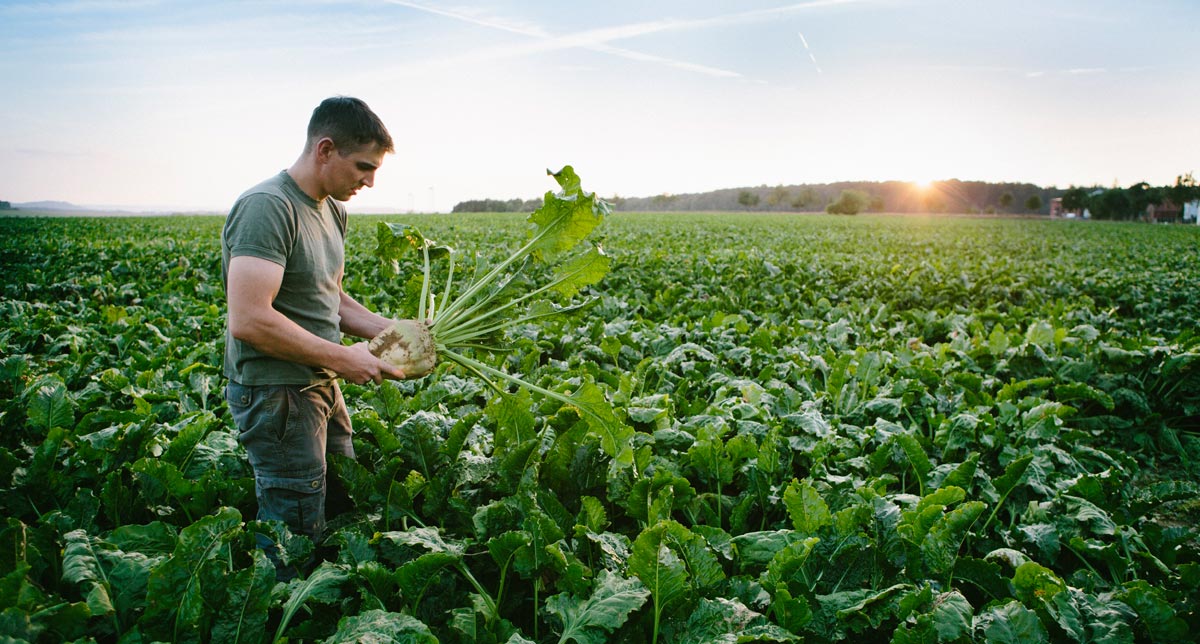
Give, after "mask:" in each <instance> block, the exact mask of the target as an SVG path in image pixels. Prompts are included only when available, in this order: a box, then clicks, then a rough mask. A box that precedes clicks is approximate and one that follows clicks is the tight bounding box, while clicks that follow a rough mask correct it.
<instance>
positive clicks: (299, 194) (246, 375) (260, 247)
mask: <svg viewBox="0 0 1200 644" xmlns="http://www.w3.org/2000/svg"><path fill="white" fill-rule="evenodd" d="M345 238H346V208H345V206H343V205H342V204H341V203H339V202H337V201H336V200H334V199H333V198H326V199H323V200H321V201H314V200H313V199H312V197H309V196H308V195H307V194H305V193H304V191H303V190H301V189H300V186H299V185H297V184H296V182H295V180H294V179H292V177H291V175H289V174H288V173H287V171H286V170H285V171H283V172H280V173H279V174H277V175H275V176H274V177H271V178H270V179H267V180H266V181H264V182H262V183H260V184H258V185H257V186H254V187H253V188H251V189H249V190H247V191H246V192H244V193H242V196H240V197H238V200H237V202H236V203H234V205H233V209H232V210H231V211H230V212H229V217H228V218H227V219H226V220H225V227H224V229H223V230H222V231H221V278H222V280H223V281H224V282H225V285H226V288H228V285H229V260H230V259H232V258H234V257H239V256H250V257H258V258H261V259H265V260H268V261H271V262H274V263H276V264H279V265H280V266H282V267H283V282H282V284H280V286H279V294H278V295H277V296H276V297H275V301H274V302H273V303H272V306H274V307H275V310H277V311H279V312H280V313H282V314H284V315H285V316H287V317H288V319H290V320H292V321H293V322H295V323H296V324H298V325H300V326H301V327H303V328H304V329H307V330H308V331H310V332H311V333H312V334H313V335H316V336H317V337H320V338H324V339H326V340H329V341H330V342H341V339H342V333H341V329H340V324H341V316H340V315H339V314H338V309H339V303H340V300H341V286H340V283H341V278H342V268H343V265H344V260H345ZM332 375H333V374H332V373H331V372H329V371H327V370H324V369H315V368H313V367H311V366H308V365H302V364H297V363H295V362H289V361H286V360H280V359H278V358H272V357H270V356H268V355H266V354H263V353H262V352H260V351H258V350H257V349H255V348H254V347H252V346H250V345H249V344H248V343H246V342H242V341H241V340H237V339H235V338H234V337H233V336H232V334H230V332H229V326H228V325H226V327H225V376H226V377H228V378H229V379H231V380H233V381H235V382H238V383H241V384H243V385H306V384H311V383H313V382H317V381H319V380H325V379H327V378H329V377H331V376H332Z"/></svg>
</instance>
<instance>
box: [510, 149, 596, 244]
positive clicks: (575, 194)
mask: <svg viewBox="0 0 1200 644" xmlns="http://www.w3.org/2000/svg"><path fill="white" fill-rule="evenodd" d="M547 174H550V175H551V176H553V177H554V179H555V180H556V181H558V184H559V186H561V187H562V190H561V191H560V192H559V193H557V194H554V193H550V192H547V193H546V197H545V199H544V201H543V203H542V207H541V208H538V209H537V210H535V211H534V212H533V213H531V214H530V215H529V223H530V224H532V230H531V233H530V234H531V236H532V237H533V239H534V240H536V241H535V242H534V245H533V249H532V251H533V256H534V257H536V258H538V259H539V260H551V259H553V258H554V257H556V256H557V255H559V254H561V253H563V252H566V251H569V250H571V249H572V248H574V247H575V245H576V244H578V243H579V242H580V241H581V240H583V238H584V237H587V236H588V234H589V233H591V232H592V229H594V228H595V227H596V226H597V225H599V224H600V222H601V221H602V220H603V219H604V215H606V214H608V204H606V203H604V202H603V201H601V200H598V199H596V195H594V194H592V193H590V192H584V191H583V189H582V188H581V186H580V182H579V177H578V176H577V175H576V174H575V170H574V169H572V168H571V166H565V167H563V169H562V170H560V171H558V172H550V171H547Z"/></svg>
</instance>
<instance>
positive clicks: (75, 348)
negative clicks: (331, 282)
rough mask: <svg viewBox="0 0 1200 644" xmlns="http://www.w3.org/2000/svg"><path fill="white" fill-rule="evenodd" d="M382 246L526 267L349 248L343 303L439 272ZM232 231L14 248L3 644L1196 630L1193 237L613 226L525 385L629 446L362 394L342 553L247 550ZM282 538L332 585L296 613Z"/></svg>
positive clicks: (968, 638)
mask: <svg viewBox="0 0 1200 644" xmlns="http://www.w3.org/2000/svg"><path fill="white" fill-rule="evenodd" d="M379 221H388V222H406V223H409V224H413V225H416V226H418V227H420V229H421V231H422V232H423V233H424V234H425V235H427V236H428V237H430V238H433V239H436V240H437V241H439V242H443V243H447V244H449V245H451V246H454V247H455V248H456V249H458V250H459V251H465V252H467V253H472V252H478V253H479V254H480V255H481V256H482V257H483V258H484V259H485V260H486V259H488V258H493V261H494V258H499V257H502V256H504V255H506V254H507V253H508V252H510V251H511V250H512V249H513V248H514V247H515V246H516V245H519V244H520V242H521V241H522V240H523V239H524V237H525V235H526V223H525V221H524V218H523V217H521V216H516V215H512V216H509V215H456V216H434V215H426V216H414V215H409V216H404V215H395V216H388V217H365V216H359V217H352V218H351V230H350V235H349V238H348V246H347V275H348V276H347V280H346V289H347V290H348V291H350V292H351V293H353V294H355V295H356V296H357V297H358V298H359V299H360V300H361V301H363V302H364V303H366V304H368V306H370V307H371V308H373V309H375V310H377V311H380V312H383V313H385V314H387V315H391V316H394V317H412V316H414V315H415V314H416V311H417V305H416V300H417V299H419V298H418V296H417V293H418V288H417V285H418V284H419V277H415V279H416V280H417V281H413V280H410V279H408V276H409V275H412V276H416V275H417V273H418V272H419V266H420V263H419V262H418V259H417V256H416V255H415V254H414V255H413V256H412V257H411V259H406V260H403V261H401V266H400V267H401V269H402V271H401V277H400V278H397V277H396V276H394V274H393V273H392V272H391V268H390V267H385V266H383V265H382V264H381V263H380V262H379V261H378V260H377V259H376V258H375V256H374V254H373V250H374V248H375V243H376V229H377V225H378V222H379ZM221 224H222V219H221V218H219V217H170V218H129V219H111V218H91V219H78V218H7V219H0V239H3V242H2V243H3V249H2V250H0V272H2V273H3V276H4V281H3V299H2V301H0V314H2V315H3V316H4V318H5V324H4V326H3V327H0V356H2V357H0V405H2V406H0V431H2V438H0V515H2V517H3V518H2V519H0V521H2V522H3V523H2V524H0V641H3V642H12V641H28V642H63V641H78V642H122V643H129V644H134V643H140V642H146V643H149V642H155V641H165V642H221V643H225V642H278V641H288V642H300V641H305V642H363V641H369V642H435V641H441V642H466V643H484V642H497V643H501V642H513V643H516V642H537V643H553V642H560V643H561V642H579V643H582V644H588V643H596V642H607V641H611V642H653V643H657V642H663V643H673V642H730V643H732V642H810V643H819V642H896V643H908V642H924V643H950V642H997V643H999V642H1013V643H1020V644H1035V643H1037V642H1178V641H1188V640H1191V639H1192V638H1195V637H1196V633H1200V614H1198V613H1197V610H1198V608H1200V479H1198V478H1197V473H1198V468H1200V464H1198V462H1197V461H1198V460H1200V353H1198V349H1200V336H1197V334H1196V329H1197V318H1198V315H1200V228H1198V227H1177V226H1176V227H1169V226H1150V225H1144V224H1112V223H1104V222H1066V221H1044V220H1014V219H968V218H920V217H886V216H878V217H834V216H825V215H822V216H794V215H791V216H789V215H780V216H761V215H735V214H729V215H638V214H625V213H617V214H613V215H610V216H609V217H608V218H607V219H606V220H605V221H604V223H603V224H602V225H601V226H600V227H599V228H597V230H596V231H595V232H594V233H593V237H595V238H597V239H598V240H600V241H602V243H603V246H604V248H605V249H606V251H607V252H608V254H609V255H610V256H611V258H612V266H611V270H610V272H609V273H608V275H607V276H606V277H605V278H604V279H603V280H602V281H601V282H600V283H599V284H597V285H596V286H593V287H591V288H590V289H588V293H585V294H590V295H592V296H594V297H595V302H594V303H593V304H591V305H590V306H588V307H587V308H585V309H583V310H581V311H578V312H575V313H572V314H570V315H568V316H564V317H560V318H555V319H552V320H550V321H548V322H545V323H543V324H538V325H528V326H522V327H520V328H519V330H518V332H516V333H513V334H511V337H510V338H509V341H510V345H511V346H512V348H513V349H514V350H513V352H512V353H511V354H508V356H507V357H502V358H500V359H498V360H497V359H493V362H494V363H495V364H497V365H503V368H504V369H506V370H507V371H508V372H510V373H514V374H521V375H522V376H523V377H524V378H526V379H527V380H529V381H532V382H535V383H537V384H539V385H540V386H542V387H544V388H547V389H551V390H554V391H559V392H563V393H568V394H572V393H574V392H580V391H585V390H586V391H589V392H592V394H591V395H592V396H593V399H594V400H593V402H596V403H597V404H600V405H602V406H603V407H604V408H605V409H610V411H609V412H607V413H610V414H611V416H612V420H613V421H614V422H613V423H612V424H611V425H601V424H599V423H596V422H592V420H590V418H589V417H585V416H584V415H583V414H581V412H580V411H579V410H578V409H577V408H574V407H572V406H570V405H564V404H562V403H560V402H556V401H554V400H552V399H549V398H547V397H545V396H542V395H538V394H529V393H527V392H525V391H523V390H520V391H519V390H517V389H515V388H510V389H509V390H508V392H507V393H506V394H504V395H499V394H497V393H495V392H494V391H493V390H491V389H489V388H488V387H487V386H486V385H485V384H484V383H483V382H482V381H481V380H480V379H478V378H477V377H475V376H473V375H472V374H471V373H469V372H465V371H463V370H461V369H460V368H458V367H456V366H454V365H450V364H443V365H441V366H439V367H438V369H437V370H436V371H435V372H434V373H433V374H431V375H430V376H427V377H425V378H424V379H421V380H416V381H404V382H388V383H385V384H384V385H382V386H376V385H369V386H356V385H352V384H344V385H343V388H344V391H345V392H346V399H347V401H348V404H349V405H350V408H351V412H352V416H353V419H354V422H355V428H356V435H355V436H356V439H355V445H356V450H357V453H358V458H357V461H350V460H348V459H340V460H336V461H334V462H332V463H331V464H330V474H329V475H330V476H337V477H340V478H341V479H342V480H343V481H344V482H345V484H346V486H347V488H348V489H349V490H350V493H351V496H352V499H353V501H354V507H353V509H352V510H351V511H348V512H345V513H342V514H340V515H338V516H335V517H330V525H329V529H328V531H327V537H326V538H325V539H324V540H323V542H322V543H319V544H312V543H311V542H309V541H308V540H307V539H305V538H302V537H295V536H293V535H291V534H289V533H288V532H287V531H286V530H285V529H284V528H282V525H281V524H277V523H260V522H257V521H255V520H254V517H255V512H256V508H255V500H254V483H253V475H252V473H251V471H250V468H249V465H248V463H247V462H246V458H245V455H244V453H243V451H242V450H241V447H240V446H239V445H238V442H237V432H236V430H235V429H234V427H233V424H232V421H231V419H230V416H229V413H228V411H227V409H226V406H225V403H224V400H223V394H222V388H223V386H224V383H223V380H222V377H221V375H220V373H221V372H220V366H221V359H222V352H223V336H222V331H223V324H224V322H223V315H224V303H223V302H224V300H223V298H224V293H223V290H222V287H221V281H220V252H219V241H218V237H219V233H220V228H221ZM439 266H440V265H439ZM385 268H386V270H384V269H385ZM436 270H444V267H439V268H437V269H436ZM484 359H486V358H484ZM260 536H261V537H266V538H268V539H270V540H272V541H275V542H278V543H281V544H282V546H283V551H284V556H285V558H288V559H289V560H294V561H303V560H304V559H306V558H307V557H308V556H309V554H310V553H315V556H316V560H317V561H319V562H320V563H319V564H318V565H316V566H315V567H313V568H312V569H311V570H310V571H308V572H307V573H306V574H304V575H302V576H301V577H300V578H298V579H294V580H292V581H290V582H286V583H276V582H275V577H274V569H273V567H272V564H271V563H270V562H269V561H268V560H267V558H266V557H265V556H264V555H263V553H262V551H260V550H258V549H256V548H255V540H256V537H260Z"/></svg>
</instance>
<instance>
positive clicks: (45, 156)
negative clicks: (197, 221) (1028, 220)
mask: <svg viewBox="0 0 1200 644" xmlns="http://www.w3.org/2000/svg"><path fill="white" fill-rule="evenodd" d="M1197 25H1200V2H1197V1H1196V0H1175V1H1165V0H1143V1H1138V2H1133V1H1129V0H1122V1H1119V2H1118V1H1112V0H1036V1H1026V0H1003V1H1002V0H953V1H951V0H808V1H801V2H788V1H787V0H776V1H771V0H738V1H733V0H678V1H676V0H669V1H658V0H636V1H635V0H605V1H603V2H594V1H585V0H578V1H575V2H564V1H563V0H555V1H553V2H551V1H543V0H526V1H523V2H516V1H514V0H455V1H454V2H438V1H436V0H414V1H409V0H353V1H352V0H345V1H342V0H213V1H205V2H194V1H190V0H128V1H117V0H64V1H61V2H53V1H22V0H0V87H3V88H4V92H5V97H4V100H0V200H5V201H10V202H14V203H19V202H28V201H39V200H61V201H68V202H72V203H75V204H80V205H90V206H102V207H109V208H124V209H129V210H178V211H214V212H227V211H228V209H229V206H230V205H231V204H232V203H233V201H234V200H235V199H236V198H237V196H238V195H239V194H240V193H241V192H242V191H243V190H245V189H246V188H248V187H250V186H252V185H254V184H256V183H258V182H259V181H261V180H262V179H265V178H267V177H268V176H270V175H272V174H274V173H276V172H278V171H280V170H282V169H284V168H287V167H288V166H290V165H291V164H292V162H294V161H295V159H296V158H297V156H298V155H299V153H300V151H301V148H302V147H303V144H304V132H305V128H306V126H307V123H308V118H309V116H310V115H311V113H312V109H313V108H314V107H315V106H316V105H317V103H319V102H320V101H321V100H322V99H324V98H326V97H328V96H333V95H349V96H357V97H359V98H362V99H363V100H365V101H366V102H367V103H368V104H369V105H370V106H371V107H372V109H374V111H375V112H377V113H378V114H379V115H380V117H381V118H382V119H383V121H384V123H385V124H386V125H387V127H388V129H389V130H390V132H391V134H392V136H393V138H394V139H395V141H396V144H397V150H396V153H395V154H393V155H389V156H388V157H386V159H385V161H384V163H383V166H382V167H381V168H380V170H379V171H378V173H377V174H376V178H375V186H374V187H373V188H370V189H367V190H364V191H360V192H359V194H358V195H357V196H356V197H354V199H353V200H352V201H351V202H350V203H349V204H348V206H349V208H350V211H351V212H352V213H353V212H356V211H357V212H379V211H390V212H407V211H417V212H429V211H443V212H444V211H448V210H450V209H451V208H452V207H453V206H454V204H456V203H458V202H460V201H463V200H468V199H483V198H497V199H511V198H522V199H530V198H535V197H538V196H540V195H541V194H543V193H544V192H545V191H547V190H550V189H553V188H555V185H554V184H553V181H552V180H551V179H550V178H549V177H547V176H546V174H545V171H546V169H553V170H557V169H559V168H560V167H562V166H563V165H568V164H569V165H572V166H574V167H575V169H576V171H577V172H578V173H579V175H580V176H581V177H582V179H583V182H584V188H585V189H587V190H591V191H595V192H596V193H598V194H599V195H601V196H604V197H612V196H628V197H645V196H651V195H657V194H664V193H665V194H683V193H691V192H703V191H707V190H716V189H722V188H735V187H743V186H759V185H771V186H773V185H780V184H783V185H791V184H802V183H823V182H832V181H859V180H868V181H884V180H902V181H931V180H941V179H951V178H957V179H961V180H981V181H997V182H999V181H1015V182H1030V183H1035V184H1038V185H1041V186H1058V187H1067V186H1070V185H1089V186H1090V185H1102V186H1110V185H1121V186H1128V185H1132V184H1134V183H1137V182H1139V181H1146V182H1148V183H1150V184H1152V185H1169V184H1173V183H1174V181H1175V177H1176V176H1178V175H1180V174H1183V173H1186V172H1190V171H1197V170H1200V117H1198V116H1197V114H1200V31H1198V30H1197V27H1196V26H1197Z"/></svg>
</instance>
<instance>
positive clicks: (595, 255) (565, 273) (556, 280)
mask: <svg viewBox="0 0 1200 644" xmlns="http://www.w3.org/2000/svg"><path fill="white" fill-rule="evenodd" d="M611 264H612V260H611V259H610V258H609V256H608V255H606V254H605V253H604V250H603V249H602V248H600V247H599V246H592V247H590V248H588V249H587V250H586V251H584V252H582V253H579V254H578V255H574V256H572V257H571V258H570V259H568V260H567V261H565V262H563V263H562V264H560V265H559V266H558V268H557V269H556V270H555V272H554V277H553V278H551V283H552V284H553V285H554V286H553V288H552V290H553V291H554V292H556V293H558V294H559V295H562V296H563V297H568V298H569V297H574V296H575V295H577V294H578V293H579V291H580V290H581V289H583V288H586V287H588V286H592V285H593V284H596V283H598V282H599V281H600V280H602V279H604V276H605V275H607V274H608V270H609V267H610V266H611Z"/></svg>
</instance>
